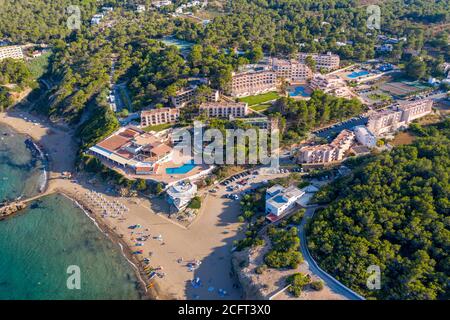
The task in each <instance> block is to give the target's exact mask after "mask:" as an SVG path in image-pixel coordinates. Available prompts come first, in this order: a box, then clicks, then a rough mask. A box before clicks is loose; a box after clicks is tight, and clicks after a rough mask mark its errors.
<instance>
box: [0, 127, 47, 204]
mask: <svg viewBox="0 0 450 320" xmlns="http://www.w3.org/2000/svg"><path fill="white" fill-rule="evenodd" d="M26 138H27V137H26V136H24V135H21V134H18V133H16V132H15V131H13V130H12V129H11V128H10V127H7V126H4V125H0V202H2V201H5V200H13V199H16V198H18V197H20V196H22V197H28V196H31V195H34V194H36V193H38V192H39V188H40V187H41V186H42V185H43V184H44V183H45V174H44V171H43V170H44V166H43V163H42V162H41V161H40V160H39V157H33V154H32V152H31V150H30V149H29V148H28V147H27V146H26V144H25V140H26Z"/></svg>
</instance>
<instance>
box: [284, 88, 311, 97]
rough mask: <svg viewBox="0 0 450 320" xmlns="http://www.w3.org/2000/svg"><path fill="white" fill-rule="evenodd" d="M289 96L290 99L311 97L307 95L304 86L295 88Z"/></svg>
mask: <svg viewBox="0 0 450 320" xmlns="http://www.w3.org/2000/svg"><path fill="white" fill-rule="evenodd" d="M289 96H290V97H298V96H302V97H309V96H310V95H309V94H308V93H306V91H305V87H304V86H295V87H292V88H290V89H289Z"/></svg>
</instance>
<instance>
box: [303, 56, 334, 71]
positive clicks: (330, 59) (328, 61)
mask: <svg viewBox="0 0 450 320" xmlns="http://www.w3.org/2000/svg"><path fill="white" fill-rule="evenodd" d="M307 57H312V58H313V60H314V61H315V62H316V68H318V69H326V70H334V69H337V68H339V64H340V61H341V59H340V58H339V56H338V55H337V54H332V53H331V52H327V53H326V54H316V53H304V52H301V53H299V55H298V61H300V62H301V63H305V61H306V58H307Z"/></svg>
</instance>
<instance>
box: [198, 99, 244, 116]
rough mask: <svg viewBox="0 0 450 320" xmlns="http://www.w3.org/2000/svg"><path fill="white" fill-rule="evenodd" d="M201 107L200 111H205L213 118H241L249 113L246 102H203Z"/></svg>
mask: <svg viewBox="0 0 450 320" xmlns="http://www.w3.org/2000/svg"><path fill="white" fill-rule="evenodd" d="M199 109H200V113H203V112H205V113H206V115H207V116H208V117H211V118H215V117H220V118H227V117H234V118H241V117H245V116H246V115H247V114H248V104H247V103H244V102H217V103H214V102H210V103H202V104H201V105H200V108H199Z"/></svg>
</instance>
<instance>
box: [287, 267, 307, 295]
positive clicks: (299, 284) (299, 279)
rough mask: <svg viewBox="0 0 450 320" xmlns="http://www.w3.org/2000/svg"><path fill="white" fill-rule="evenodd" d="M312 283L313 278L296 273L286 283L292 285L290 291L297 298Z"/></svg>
mask: <svg viewBox="0 0 450 320" xmlns="http://www.w3.org/2000/svg"><path fill="white" fill-rule="evenodd" d="M310 282H311V277H310V276H309V275H307V274H303V273H294V274H293V275H291V276H289V277H288V278H287V279H286V283H287V284H290V285H291V286H290V287H289V289H288V291H289V292H290V293H292V294H293V295H294V296H296V297H300V295H301V294H302V291H303V289H304V288H305V287H306V286H307V285H308V284H309V283H310Z"/></svg>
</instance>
